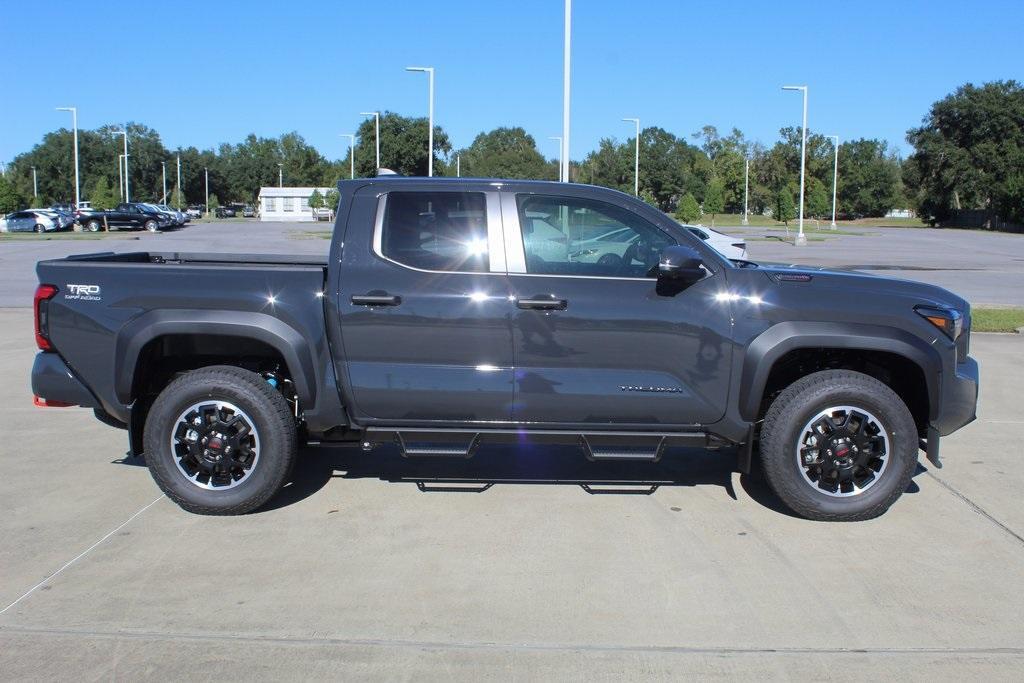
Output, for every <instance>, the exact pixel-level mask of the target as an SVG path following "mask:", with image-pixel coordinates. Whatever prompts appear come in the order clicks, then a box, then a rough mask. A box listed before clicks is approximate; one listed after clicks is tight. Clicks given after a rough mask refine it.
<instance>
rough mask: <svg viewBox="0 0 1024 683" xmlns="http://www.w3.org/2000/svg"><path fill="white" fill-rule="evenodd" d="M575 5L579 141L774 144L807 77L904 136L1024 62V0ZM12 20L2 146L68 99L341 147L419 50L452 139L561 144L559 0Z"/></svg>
mask: <svg viewBox="0 0 1024 683" xmlns="http://www.w3.org/2000/svg"><path fill="white" fill-rule="evenodd" d="M574 5H575V6H574V17H573V106H572V126H573V128H572V148H571V153H572V157H573V158H574V159H577V158H582V157H583V156H584V155H585V154H586V152H587V151H588V150H590V149H592V148H593V147H595V146H596V144H597V141H598V140H599V139H600V138H601V137H604V136H612V137H617V138H619V139H625V138H627V137H629V136H630V135H631V130H632V127H631V126H632V124H627V123H623V122H622V121H621V119H622V117H626V116H638V117H640V119H641V122H642V124H643V125H644V126H649V125H657V126H661V127H663V128H665V129H667V130H670V131H672V132H673V133H676V134H677V135H687V136H689V135H690V134H691V133H693V132H695V131H696V130H698V129H699V128H700V127H701V126H703V125H705V124H712V125H715V126H718V128H719V129H720V130H721V131H723V132H725V131H728V130H729V129H730V128H731V127H733V126H736V127H738V128H740V129H741V130H743V131H744V132H745V133H746V134H747V135H748V136H749V137H751V138H754V139H757V140H760V141H762V142H765V143H768V144H771V143H772V142H774V141H775V139H776V138H777V133H778V129H779V128H780V127H782V126H785V125H795V124H799V120H800V101H799V100H800V98H799V95H798V94H795V93H784V92H782V91H781V90H780V89H779V87H780V86H781V85H783V84H790V83H796V84H803V83H806V84H808V85H809V86H810V114H809V125H810V127H811V129H812V130H815V131H818V132H821V133H825V134H839V135H840V136H842V137H843V138H844V139H850V138H857V137H879V138H883V139H886V140H888V141H890V142H891V143H892V144H893V145H896V146H897V147H898V148H899V149H900V150H901V151H902V152H903V153H907V152H908V151H909V148H908V145H907V143H906V142H905V141H904V135H905V132H906V130H907V129H908V128H910V127H912V126H915V125H917V124H918V123H919V122H920V120H921V117H922V116H923V115H924V114H925V113H926V112H927V110H928V107H929V105H930V104H931V103H932V102H934V101H935V100H936V99H939V98H941V97H943V96H945V95H946V94H948V93H949V92H951V91H952V90H953V89H954V88H956V87H957V86H958V85H960V84H962V83H964V82H967V81H972V82H975V83H980V82H984V81H988V80H995V79H1007V78H1015V79H1017V80H1021V79H1024V53H1022V52H1021V48H1020V46H1021V38H1020V30H1021V27H1022V26H1024V2H1021V1H1020V0H1017V1H1013V2H1011V1H988V2H986V1H984V0H983V1H980V2H973V3H969V4H965V3H963V2H956V3H954V2H947V1H945V0H931V1H929V2H916V1H904V0H887V1H885V2H876V1H875V0H859V1H856V2H825V1H819V2H804V1H791V2H786V1H784V0H778V1H777V2H737V1H734V2H730V3H726V2H684V1H679V2H672V1H670V0H632V1H631V2H610V1H599V0H576V2H575V3H574ZM60 26H63V27H64V28H59V27H60ZM0 27H2V29H3V34H4V50H3V53H4V57H3V59H2V60H0V75H2V79H0V82H2V83H3V84H4V86H5V87H4V97H3V100H4V104H3V106H2V107H0V160H5V161H7V160H10V159H11V158H12V157H13V156H15V155H16V154H18V153H20V152H23V151H26V150H28V149H30V148H31V147H32V145H34V144H35V143H37V142H38V141H39V140H40V139H41V137H42V136H43V135H44V134H45V133H46V132H47V131H50V130H54V129H57V128H59V127H61V126H69V125H70V122H69V115H68V114H64V113H60V112H56V111H54V110H53V107H56V106H62V105H75V106H77V107H78V109H79V125H80V126H82V127H83V128H95V127H97V126H99V125H102V124H105V123H113V122H119V121H125V120H131V121H137V122H140V123H145V124H147V125H149V126H151V127H153V128H155V129H156V130H157V131H159V132H160V134H161V135H162V137H163V139H164V143H165V144H166V145H167V146H168V147H171V148H173V147H176V146H178V145H184V146H187V145H195V146H197V147H199V148H208V147H212V146H215V145H216V144H218V143H221V142H237V141H239V140H241V139H242V138H243V137H244V136H245V135H246V134H248V133H250V132H254V133H256V134H258V135H263V136H276V135H278V134H280V133H283V132H287V131H291V130H295V131H298V132H299V133H300V134H301V135H303V136H304V137H305V138H306V140H307V141H309V142H310V143H312V144H313V145H315V146H316V147H317V148H318V149H319V150H320V151H321V152H322V153H323V154H325V155H326V156H328V157H329V158H331V159H335V158H339V157H341V156H343V155H344V153H345V147H344V145H345V144H346V143H345V142H343V140H342V139H341V138H340V137H338V135H339V134H340V133H348V132H352V131H353V130H354V129H355V127H356V126H357V125H358V123H359V121H360V120H361V117H360V116H359V115H358V113H359V112H360V111H369V110H373V109H380V110H384V109H388V110H392V111H396V112H399V113H402V114H406V115H426V100H427V97H426V95H427V82H426V76H425V75H423V74H412V73H406V72H405V71H404V67H405V66H408V65H428V66H434V67H435V68H436V69H437V83H436V87H437V98H436V120H437V122H438V123H439V124H440V125H442V126H443V127H444V128H445V129H446V130H447V131H448V132H449V134H450V135H451V136H452V138H453V142H454V144H455V145H456V146H457V147H461V146H466V145H469V144H470V142H472V140H473V137H474V136H475V135H476V134H477V133H479V132H481V131H484V130H490V129H491V128H494V127H497V126H502V125H522V126H523V127H525V128H526V130H527V131H528V132H529V133H531V134H532V135H533V136H534V137H535V138H536V139H537V141H538V144H539V145H540V148H541V150H542V151H543V152H544V153H545V154H546V155H547V156H549V157H555V156H557V153H558V152H557V143H555V142H554V141H552V140H548V139H547V138H548V136H552V135H559V134H560V133H561V118H562V96H561V93H562V91H561V88H562V0H517V2H514V3H501V2H493V1H477V2H474V1H470V0H432V1H430V2H425V1H415V2H412V1H407V0H389V1H384V2H365V1H364V2H345V1H341V2H323V3H315V2H298V3H282V2H262V1H260V0H253V1H251V2H216V1H210V0H207V1H205V2H196V1H194V0H176V2H173V3H167V2H161V3H154V2H147V1H145V0H139V1H136V2H123V1H111V2H90V3H86V2H81V1H80V0H75V1H73V2H71V1H68V0H46V1H42V0H36V1H34V2H22V1H19V0H5V1H4V3H3V5H2V8H0ZM48 27H49V28H48ZM83 36H89V37H92V38H95V39H96V40H95V44H94V45H89V44H87V43H86V42H85V41H83V40H80V39H81V38H82V37H83ZM76 37H77V38H78V39H79V40H76V39H75V38H76Z"/></svg>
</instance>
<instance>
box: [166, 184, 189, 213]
mask: <svg viewBox="0 0 1024 683" xmlns="http://www.w3.org/2000/svg"><path fill="white" fill-rule="evenodd" d="M170 201H171V205H172V206H174V208H176V209H178V210H182V211H183V210H184V209H186V208H188V200H186V199H185V192H184V191H183V190H182V189H181V188H180V187H178V186H177V185H175V186H174V187H172V188H171V197H170Z"/></svg>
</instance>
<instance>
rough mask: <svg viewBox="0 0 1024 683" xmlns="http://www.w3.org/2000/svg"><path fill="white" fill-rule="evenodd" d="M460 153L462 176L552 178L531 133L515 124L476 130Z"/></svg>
mask: <svg viewBox="0 0 1024 683" xmlns="http://www.w3.org/2000/svg"><path fill="white" fill-rule="evenodd" d="M460 154H461V156H462V174H463V175H466V176H471V177H477V178H527V179H540V180H542V179H547V180H554V178H553V177H549V176H548V172H549V166H548V163H547V160H546V159H545V158H544V156H543V155H542V154H541V153H540V152H539V151H537V143H536V141H535V140H534V139H533V136H532V135H529V134H528V133H527V132H526V131H525V130H523V129H522V128H519V127H516V128H495V129H494V130H492V131H490V132H488V133H480V134H479V135H477V136H476V138H475V139H474V140H473V144H471V145H470V146H469V147H468V148H467V149H465V150H462V151H461V152H460Z"/></svg>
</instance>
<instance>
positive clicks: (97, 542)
mask: <svg viewBox="0 0 1024 683" xmlns="http://www.w3.org/2000/svg"><path fill="white" fill-rule="evenodd" d="M165 497H166V496H160V497H159V498H157V499H156V500H154V501H153V502H152V503H149V504H148V505H146V506H144V507H143V508H142V509H141V510H139V511H138V512H136V513H135V514H134V515H132V516H131V517H129V518H128V519H126V520H124V521H123V522H121V523H120V524H118V525H117V528H115V529H114V530H113V531H111V532H110V533H108V534H107V535H106V536H104V537H103V538H101V539H100V540H98V541H96V542H95V543H93V544H92V545H91V546H89V547H88V548H86V549H85V550H83V551H82V552H81V553H79V554H78V555H77V556H75V557H73V558H72V559H70V560H68V562H67V563H66V564H65V565H64V566H63V567H61V568H60V569H58V570H57V571H55V572H54V573H52V574H50V575H49V576H47V577H46V578H45V579H43V580H42V581H40V582H39V583H37V584H36V585H34V586H32V587H31V588H29V589H28V590H27V591H25V594H24V595H22V596H21V597H20V598H18V599H17V600H15V601H14V602H12V603H11V604H9V605H7V607H4V608H3V609H0V614H3V613H4V612H6V611H7V610H9V609H11V608H12V607H14V606H15V605H17V604H18V603H19V602H21V601H22V600H24V599H25V598H27V597H28V596H30V595H32V594H33V593H34V592H36V590H37V589H39V588H40V587H41V586H43V585H45V584H46V582H47V581H49V580H50V579H52V578H53V577H55V576H57V575H58V574H60V573H61V572H62V571H64V570H65V569H67V568H68V567H70V566H71V565H73V564H74V563H75V562H78V561H79V560H80V559H82V558H83V557H85V556H86V555H88V554H89V553H90V552H92V550H94V549H95V548H96V547H97V546H98V545H100V544H101V543H103V541H105V540H107V539H108V538H110V537H111V536H113V535H114V534H116V533H117V532H118V531H120V530H121V529H123V528H124V527H126V526H127V525H128V523H129V522H131V521H132V520H133V519H135V518H136V517H138V516H139V515H141V514H142V513H143V512H145V511H146V510H148V509H149V508H151V507H153V506H154V505H156V504H157V503H159V502H160V501H161V500H163V499H164V498H165Z"/></svg>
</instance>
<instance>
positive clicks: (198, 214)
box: [185, 204, 206, 218]
mask: <svg viewBox="0 0 1024 683" xmlns="http://www.w3.org/2000/svg"><path fill="white" fill-rule="evenodd" d="M205 211H206V207H204V206H203V205H202V204H192V205H191V206H189V207H188V209H187V210H186V211H185V213H186V214H187V215H188V216H189V217H191V218H202V217H203V213H205Z"/></svg>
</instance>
